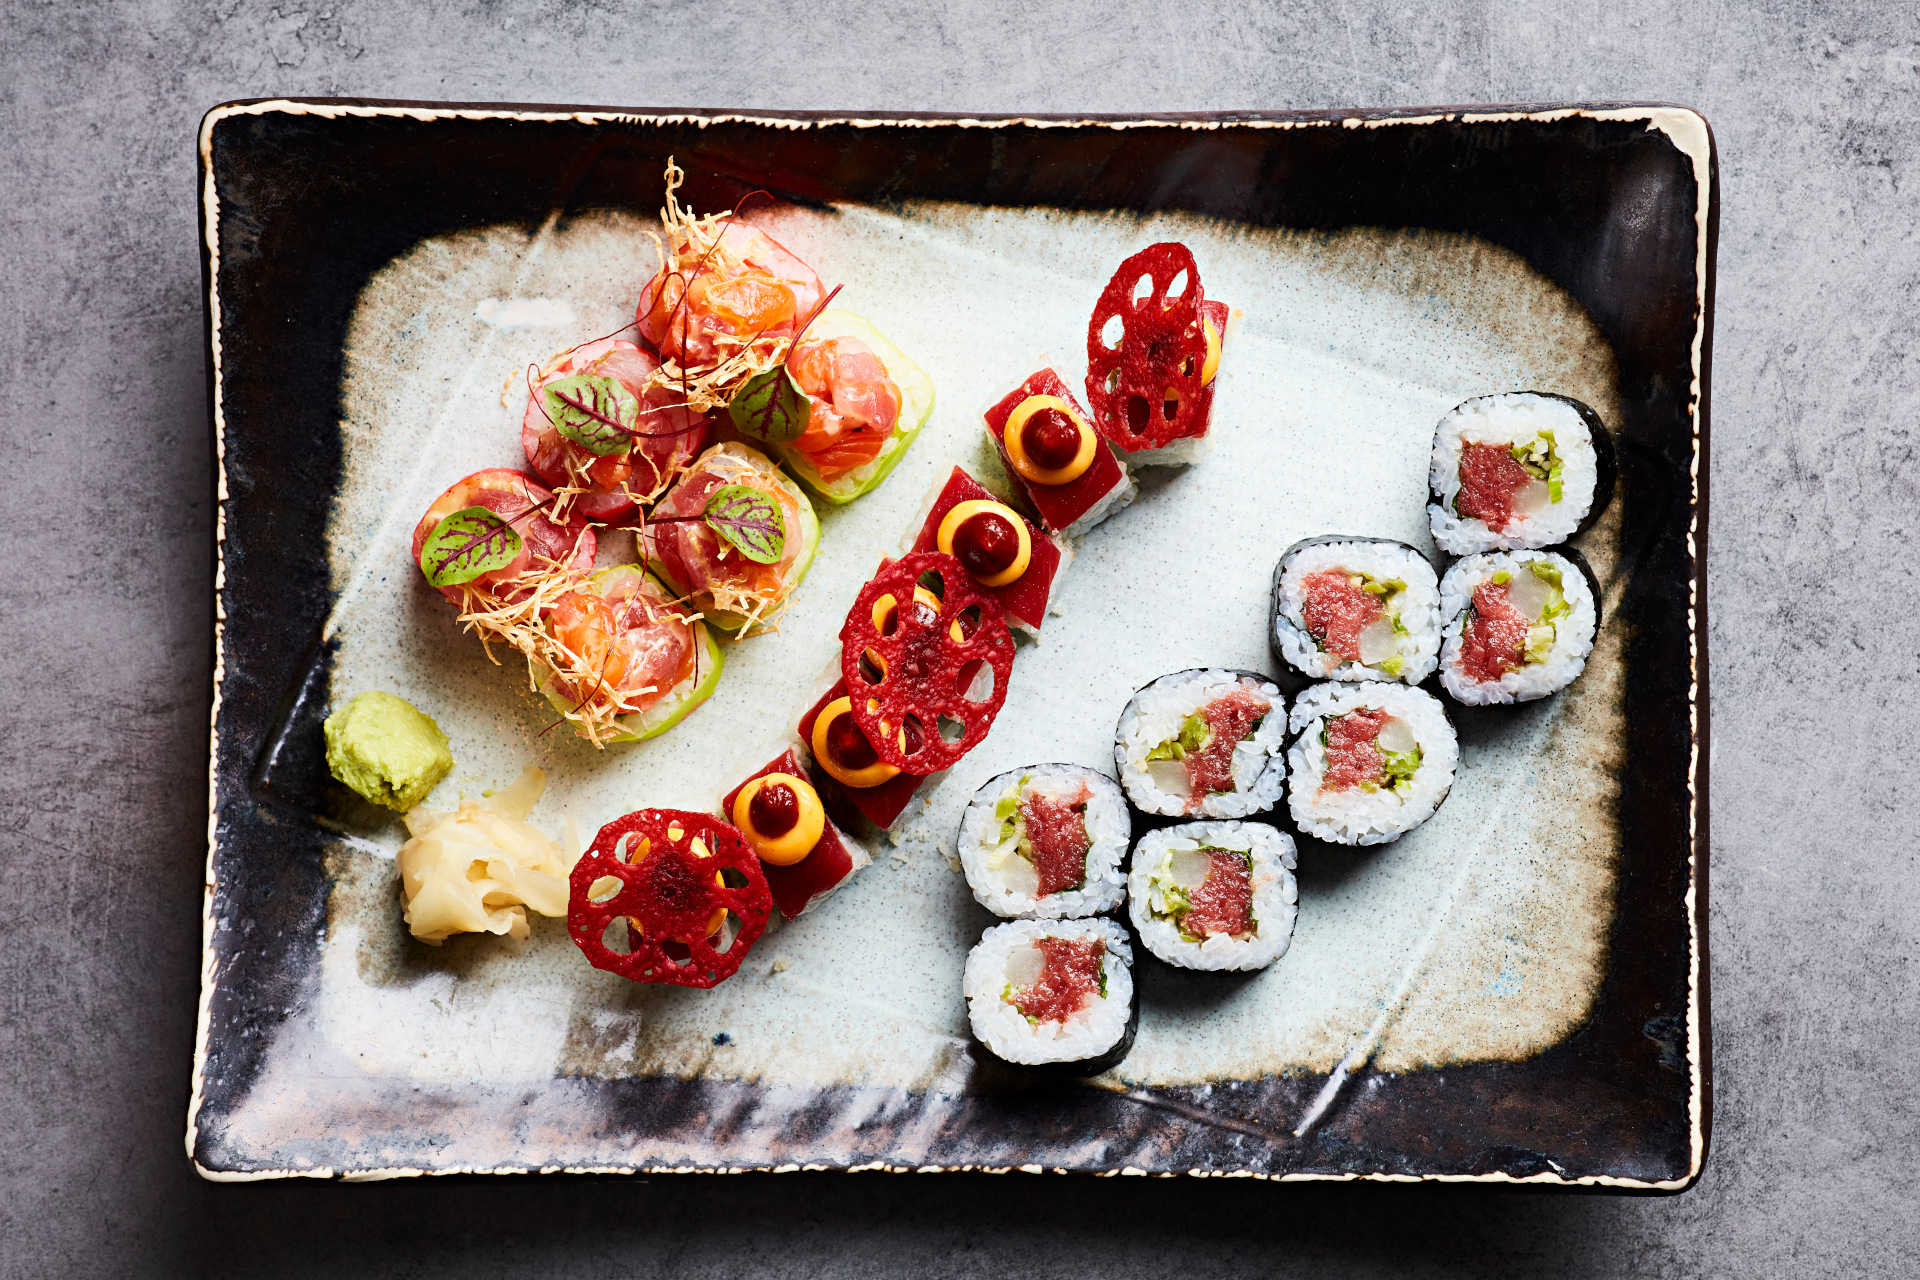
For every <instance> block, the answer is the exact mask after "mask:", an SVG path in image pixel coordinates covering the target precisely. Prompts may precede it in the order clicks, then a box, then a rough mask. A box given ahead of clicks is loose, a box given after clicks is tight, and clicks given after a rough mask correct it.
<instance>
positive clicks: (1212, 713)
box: [1113, 667, 1287, 818]
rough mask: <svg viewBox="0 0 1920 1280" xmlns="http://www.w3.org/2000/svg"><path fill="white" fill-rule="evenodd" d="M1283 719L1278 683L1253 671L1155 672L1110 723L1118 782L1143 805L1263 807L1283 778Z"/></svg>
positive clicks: (1227, 814) (1249, 810) (1208, 810)
mask: <svg viewBox="0 0 1920 1280" xmlns="http://www.w3.org/2000/svg"><path fill="white" fill-rule="evenodd" d="M1276 713H1277V714H1276ZM1286 720H1287V715H1286V701H1285V699H1284V698H1282V697H1281V695H1280V690H1279V688H1278V687H1277V686H1275V685H1274V684H1273V683H1272V682H1270V681H1268V680H1267V679H1266V678H1265V677H1264V676H1259V675H1255V674H1254V673H1253V672H1251V671H1227V670H1223V669H1221V668H1218V667H1207V668H1197V669H1195V670H1192V671H1176V672H1175V673H1174V674H1172V675H1170V676H1161V677H1160V678H1159V679H1158V680H1155V681H1154V682H1153V683H1152V684H1150V685H1148V686H1147V687H1146V688H1144V689H1142V690H1140V692H1138V693H1136V694H1134V695H1133V701H1131V702H1129V703H1128V704H1127V709H1126V711H1125V712H1123V713H1122V714H1121V716H1120V724H1119V727H1118V728H1117V729H1115V730H1114V735H1113V758H1114V763H1115V764H1116V765H1118V766H1119V771H1120V783H1121V785H1122V786H1124V787H1125V788H1126V790H1127V798H1128V799H1129V800H1131V801H1133V803H1134V804H1135V805H1137V806H1138V807H1139V808H1140V809H1142V810H1144V811H1145V812H1147V813H1164V814H1200V815H1204V816H1206V817H1209V818H1244V817H1247V816H1249V815H1251V814H1256V813H1265V812H1266V811H1267V810H1268V809H1271V808H1273V806H1274V805H1276V804H1278V803H1279V802H1280V793H1281V791H1282V790H1284V789H1285V786H1286V781H1287V766H1286V760H1285V758H1284V757H1283V755H1282V749H1283V747H1284V746H1285V743H1286V736H1287V724H1286Z"/></svg>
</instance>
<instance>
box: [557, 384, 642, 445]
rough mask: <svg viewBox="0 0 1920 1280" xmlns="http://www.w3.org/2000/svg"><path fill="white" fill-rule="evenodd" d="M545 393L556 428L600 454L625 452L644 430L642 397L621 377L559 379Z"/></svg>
mask: <svg viewBox="0 0 1920 1280" xmlns="http://www.w3.org/2000/svg"><path fill="white" fill-rule="evenodd" d="M541 395H542V397H543V398H544V400H545V405H546V410H547V417H548V418H549V419H551V420H552V422H553V427H554V430H556V431H558V432H559V433H560V434H561V435H562V436H564V437H566V438H567V439H568V440H571V441H573V442H574V443H575V444H577V445H579V446H580V447H581V448H582V449H585V450H586V451H587V452H589V453H592V454H595V455H597V456H599V457H605V456H607V455H608V454H610V453H620V452H623V451H624V450H626V449H627V448H629V447H630V446H631V445H632V444H633V437H634V435H635V434H636V433H637V432H638V431H639V430H640V398H639V397H638V396H636V395H634V394H633V392H632V391H630V390H628V389H627V384H626V383H624V382H622V381H620V379H618V378H596V377H593V376H592V375H590V374H584V373H580V374H575V375H574V376H572V377H570V378H555V379H554V380H553V381H552V382H549V383H548V384H547V385H546V387H545V388H543V389H542V391H541Z"/></svg>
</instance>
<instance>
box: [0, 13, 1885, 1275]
mask: <svg viewBox="0 0 1920 1280" xmlns="http://www.w3.org/2000/svg"><path fill="white" fill-rule="evenodd" d="M1036 8H1038V7H1037V6H1033V5H1030V4H1022V3H1017V2H1011V0H1002V2H1000V3H988V2H983V0H949V2H948V3H944V4H933V5H929V6H926V7H923V8H918V9H912V10H909V9H907V8H906V7H905V6H901V7H899V8H898V10H897V11H891V10H890V11H889V12H887V13H880V12H876V11H875V10H874V9H871V8H869V7H867V6H861V5H857V4H852V3H847V2H846V0H824V2H823V3H821V4H819V5H817V6H813V7H811V8H810V9H809V10H808V11H807V12H806V13H805V14H804V16H800V17H794V18H783V17H780V16H778V14H779V10H778V9H777V7H775V6H771V5H769V6H765V7H764V8H763V7H759V6H754V5H749V4H742V3H735V2H733V0H714V2H711V3H708V4H704V5H699V6H691V5H688V6H679V5H672V4H667V3H661V4H624V3H604V4H594V5H581V6H578V7H574V6H558V5H534V4H518V3H469V4H462V5H454V4H439V5H432V4H427V5H420V6H414V7H410V8H408V9H407V10H405V11H402V10H400V8H399V7H398V6H387V5H379V4H375V3H371V2H370V0H279V3H264V2H261V0H204V2H203V3H171V4H170V3H165V2H164V0H150V2H148V3H129V4H121V5H104V4H93V5H66V4H54V3H47V2H43V0H14V2H13V3H10V4H9V5H7V7H6V14H5V18H4V21H0V107H3V108H4V117H5V121H6V126H7V127H6V131H5V134H4V138H0V185H3V186H4V189H5V191H6V197H5V199H4V200H0V298H4V305H0V370H4V378H5V385H6V387H7V388H8V394H7V395H6V397H5V399H4V403H0V424H4V426H3V428H0V429H3V430H4V438H5V441H6V444H7V447H8V451H9V459H10V462H11V465H10V467H9V468H8V472H7V477H6V481H5V483H4V485H0V529H4V531H5V542H4V545H5V547H6V551H7V556H8V561H9V564H10V565H11V566H12V571H11V572H10V573H8V574H7V576H6V578H5V580H4V583H3V584H0V604H3V607H0V655H4V657H3V658H0V661H3V662H4V663H5V664H6V672H7V676H8V688H9V690H10V693H9V696H8V698H7V700H6V703H5V711H4V714H0V758H3V759H5V760H6V762H7V763H6V766H5V768H4V769H3V770H0V900H4V901H5V902H6V903H7V904H8V908H9V909H8V911H7V913H6V916H5V917H4V920H3V921H0V1009H3V1010H4V1016H3V1017H0V1078H3V1079H4V1080H5V1081H6V1089H5V1095H4V1098H5V1100H4V1101H3V1102H0V1273H4V1274H5V1275H9V1276H11V1275H39V1274H68V1275H107V1274H112V1275H180V1274H198V1275H225V1274H274V1275H340V1274H353V1275H361V1276H389V1275H392V1276H399V1275H409V1276H411V1275H440V1274H446V1275H455V1274H459V1275H508V1274H521V1273H526V1272H531V1271H535V1270H538V1271H540V1272H542V1273H545V1274H554V1275H560V1274H569V1275H572V1274H577V1275H614V1274H626V1273H629V1272H641V1273H646V1274H673V1275H719V1274H728V1275H735V1276H745V1275H756V1274H804V1275H815V1274H818V1275H879V1274H895V1273H902V1272H907V1273H915V1274H927V1275H942V1276H972V1275H1006V1276H1025V1275H1065V1274H1075V1273H1086V1274H1092V1273H1096V1272H1098V1273H1101V1274H1108V1275H1113V1276H1116V1277H1120V1276H1132V1275H1164V1274H1168V1273H1170V1272H1173V1271H1176V1270H1196V1269H1197V1270H1200V1271H1204V1272H1207V1273H1211V1274H1216V1275H1256V1274H1259V1275H1266V1274H1283V1275H1310V1274H1315V1273H1320V1272H1324V1271H1328V1270H1337V1271H1339V1272H1341V1273H1345V1274H1351V1275H1363V1276H1375V1275H1378V1276H1387V1275H1413V1276H1453V1275H1475V1276H1478V1275H1509V1274H1530V1273H1534V1272H1543V1273H1544V1272H1553V1273H1557V1274H1563V1275H1572V1276H1589V1275H1592V1276H1613V1275H1636V1276H1638V1275H1661V1276H1722V1275H1725V1276H1733V1275H1741V1276H1765V1275H1794V1276H1819V1275H1848V1276H1853V1275H1894V1274H1902V1273H1909V1274H1910V1273H1912V1272H1913V1271H1915V1270H1916V1268H1920V1236H1917V1235H1916V1228H1915V1227H1914V1225H1913V1223H1912V1220H1911V1216H1910V1213H1909V1212H1908V1210H1909V1208H1910V1200H1911V1193H1910V1192H1909V1191H1908V1190H1907V1185H1906V1182H1905V1179H1906V1178H1907V1177H1908V1176H1909V1170H1908V1166H1909V1164H1910V1159H1909V1152H1910V1150H1911V1149H1912V1147H1913V1144H1914V1139H1915V1137H1916V1129H1920V1124H1917V1123H1916V1108H1917V1107H1920V1103H1917V1102H1916V1099H1917V1098H1920V1090H1917V1089H1916V1086H1917V1085H1920V1067H1916V1065H1915V1063H1916V1058H1915V1055H1914V1054H1913V1052H1912V1050H1913V1048H1914V1046H1915V1042H1916V1035H1915V1032H1914V1030H1913V1026H1914V1021H1915V1017H1916V1014H1920V1007H1917V1006H1920V984H1917V983H1916V971H1915V956H1916V931H1917V930H1920V908H1916V907H1915V906H1914V905H1913V904H1914V902H1915V901H1916V896H1915V895H1914V893H1913V892H1912V890H1913V889H1914V888H1915V887H1916V886H1917V885H1920V865H1916V857H1915V853H1914V847H1913V842H1912V841H1911V839H1910V838H1909V837H1908V836H1907V835H1906V833H1905V832H1904V831H1899V829H1898V828H1897V827H1895V826H1894V824H1895V823H1897V822H1898V821H1899V820H1900V819H1901V817H1902V816H1903V815H1911V814H1913V812H1914V805H1913V804H1912V803H1911V802H1910V801H1907V800H1903V799H1902V798H1901V797H1902V796H1903V795H1904V794H1905V791H1904V788H1903V787H1901V785H1900V777H1899V774H1898V767H1899V766H1898V764H1897V763H1896V764H1893V765H1892V766H1891V767H1890V766H1889V764H1888V763H1887V762H1890V761H1891V762H1898V761H1900V760H1902V759H1904V757H1905V753H1906V751H1907V750H1909V749H1911V748H1912V747H1913V745H1914V744H1915V742H1916V739H1917V738H1920V717H1916V715H1915V713H1914V712H1913V711H1912V710H1910V709H1909V705H1908V702H1907V695H1908V694H1909V691H1910V690H1911V689H1912V688H1913V687H1914V685H1913V682H1914V677H1913V674H1912V665H1913V660H1912V657H1911V653H1912V645H1911V643H1910V642H1906V641H1902V640H1901V639H1900V636H1901V635H1903V634H1905V629H1904V628H1900V627H1897V626H1890V625H1888V623H1887V621H1886V619H1888V618H1890V617H1894V618H1897V617H1899V616H1900V615H1901V613H1902V612H1904V611H1905V610H1907V608H1908V606H1909V603H1910V600H1911V594H1910V593H1911V592H1912V591H1913V586H1914V576H1915V575H1914V573H1913V571H1912V569H1911V568H1910V566H1909V565H1908V564H1907V563H1906V562H1905V561H1903V560H1901V559H1900V558H1898V557H1899V556H1900V555H1901V553H1902V552H1904V551H1906V550H1907V548H1908V546H1909V545H1910V543H1911V533H1910V528H1911V526H1912V523H1913V521H1914V515H1913V512H1914V510H1915V499H1916V496H1920V495H1916V492H1915V491H1916V474H1917V473H1916V464H1915V456H1914V455H1915V426H1914V411H1915V407H1916V400H1920V374H1916V372H1915V369H1914V368H1913V366H1912V365H1910V364H1909V362H1908V359H1907V351H1908V348H1909V347H1910V346H1911V345H1912V343H1913V340H1914V337H1915V330H1916V327H1920V320H1916V319H1915V314H1916V312H1915V309H1914V307H1913V301H1914V298H1915V294H1916V280H1917V278H1920V249H1917V248H1916V241H1915V236H1916V231H1915V226H1916V218H1915V213H1916V209H1915V201H1914V196H1913V194H1912V191H1913V187H1912V184H1913V182H1914V165H1915V163H1916V160H1920V142H1917V141H1916V139H1920V132H1917V131H1916V129H1915V123H1916V121H1915V117H1916V114H1920V30H1917V29H1916V27H1915V25H1914V23H1913V20H1912V17H1911V14H1910V13H1908V12H1905V11H1904V10H1903V7H1902V6H1898V5H1892V4H1887V5H1879V6H1859V7H1853V8H1840V7H1837V6H1826V5H1820V4H1812V3H1777V2H1776V3H1773V4H1763V5H1760V6H1755V7H1751V8H1749V7H1746V6H1733V5H1726V4H1723V3H1717V2H1714V0H1708V2H1706V3H1700V4H1694V5H1674V4H1657V3H1631V4H1627V5H1623V6H1570V5H1565V4H1561V3H1554V2H1552V0H1538V2H1536V3H1530V4H1503V3H1476V4H1457V5H1446V4H1440V5H1422V6H1406V7H1402V6H1400V5H1398V4H1394V3H1386V2H1382V0H1353V2H1352V3H1347V4H1342V5H1338V6H1332V5H1328V6H1324V7H1314V8H1308V7H1301V8H1299V9H1298V10H1295V9H1292V8H1287V9H1280V8H1266V7H1259V8H1256V7H1254V6H1250V5H1247V4H1245V3H1230V2H1229V3H1218V4H1215V3H1207V2H1205V0H1175V2H1173V3H1166V4H1162V5H1157V6H1151V7H1149V6H1139V7H1130V6H1121V5H1116V4H1110V3H1103V2H1100V0H1095V2H1093V3H1087V4H1079V5H1072V6H1067V5H1060V6H1055V7H1050V8H1047V9H1045V10H1044V11H1039V12H1036V11H1035V10H1036ZM281 93H285V94H364V95H375V96H382V97H409V98H439V99H468V100H474V99H484V100H502V101H513V100H518V101H550V102H589V103H624V104H633V105H641V104H649V105H678V104H698V105H768V106H786V107H842V106H885V107H893V108H922V109H941V110H970V109H971V110H982V111H992V110H1019V109H1030V110H1048V109H1051V110H1069V109H1088V110H1105V111H1129V110H1155V109H1203V108H1219V107H1233V106H1264V107H1318V106H1342V105H1358V104H1414V103H1432V102H1445V103H1461V102H1510V101H1545V100H1556V99H1667V100H1678V101H1684V102H1687V103H1690V104H1691V105H1694V106H1696V107H1699V108H1700V109H1701V110H1703V111H1704V112H1705V114H1706V115H1707V117H1708V118H1709V119H1710V120H1711V121H1712V122H1713V124H1714V126H1715V128H1716V131H1717V136H1718V141H1719V144H1720V147H1721V164H1722V169H1721V173H1722V178H1723V180H1724V198H1723V200H1724V202H1723V217H1722V223H1721V246H1720V261H1719V266H1720V275H1719V305H1718V312H1717V327H1716V332H1715V344H1714V357H1715V359H1714V379H1713V427H1714V442H1715V446H1716V447H1715V452H1714V458H1713V497H1714V506H1713V547H1714V551H1713V559H1712V586H1711V590H1712V601H1713V604H1712V607H1713V629H1712V668H1713V680H1714V731H1715V743H1714V752H1715V755H1714V773H1713V789H1714V800H1715V804H1714V824H1713V835H1714V849H1713V894H1712V907H1711V927H1712V935H1713V991H1714V1013H1715V1018H1714V1024H1715V1037H1714V1039H1715V1062H1714V1068H1715V1092H1716V1101H1717V1105H1716V1109H1715V1132H1714V1144H1713V1147H1714V1149H1713V1154H1712V1156H1711V1158H1710V1160H1709V1164H1708V1168H1707V1172H1706V1175H1705V1177H1704V1178H1703V1179H1702V1181H1701V1183H1700V1185H1699V1187H1698V1188H1697V1189H1696V1190H1694V1191H1693V1192H1691V1193H1690V1194H1688V1195H1686V1196H1684V1197H1680V1198H1678V1199H1663V1200H1656V1199H1631V1200H1623V1199H1612V1198H1606V1197H1564V1196H1562V1197H1541V1196H1532V1195H1511V1194H1510V1195H1499V1194H1488V1193H1486V1192H1482V1191H1469V1190H1447V1189H1430V1190H1427V1191H1421V1192H1414V1191H1409V1190H1406V1189H1401V1188H1371V1187H1307V1188H1293V1189H1276V1188H1271V1187H1265V1186H1258V1185H1246V1184H1233V1185H1226V1186H1222V1185H1220V1184H1207V1185H1205V1186H1201V1185H1198V1184H1142V1183H1137V1182H1123V1183H1109V1182H1093V1181H1087V1180H1078V1179H1075V1180H1066V1179H1062V1180H1059V1181H1052V1180H1049V1182H1048V1183H1047V1184H1044V1185H1042V1184H1036V1183H1034V1182H1031V1181H1029V1180H1027V1179H1024V1178H1019V1179H1015V1180H1011V1181H1008V1180H1004V1179H992V1178H986V1177H978V1178H966V1177H940V1178H934V1179H925V1178H887V1177H838V1178H824V1179H821V1178H814V1179H800V1178H781V1179H774V1178H766V1179H754V1178H736V1179H729V1180H724V1181H720V1180H714V1179H708V1178H695V1179H686V1180H680V1179H654V1180H651V1181H613V1182H606V1183H597V1182H584V1181H546V1182H536V1181H520V1180H505V1181H495V1180H483V1181H472V1182H447V1181H431V1182H418V1183H402V1184H387V1185H376V1186H362V1187H346V1186H319V1185H297V1184H283V1185H258V1186H246V1187H225V1186H216V1185H212V1184H207V1183H202V1182H200V1181H199V1180H198V1179H196V1178H195V1177H194V1175H193V1174H192V1172H191V1170H190V1169H189V1167H188V1165H187V1163H186V1161H185V1159H184V1157H183V1154H182V1151H181V1146H180V1134H181V1128H182V1119H183V1111H184V1107H185V1101H186V1094H187V1065H188V1059H189V1055H190V1051H191V1043H192V1031H193V1007H194V993H195V985H196V981H197V972H196V969H197V964H196V955H197V949H198V942H199V930H198V912H199V897H200V892H199V883H198V882H199V878H200V877H199V869H200V866H201V859H202V854H203V839H204V822H205V818H204V799H203V797H204V789H205V766H204V754H203V752H204V745H205V739H206V700H207V690H208V678H209V643H208V642H209V635H210V623H209V611H210V607H211V604H210V594H211V571H210V557H209V545H210V515H209V509H208V495H209V489H210V479H209V477H210V460H209V456H208V446H207V430H206V422H205V412H206V406H205V392H204V387H203V375H202V367H203V366H202V358H201V351H200V347H201V326H200V314H201V313H200V298H199V290H200V275H199V270H198V262H197V257H196V252H195V245H194V234H195V227H194V195H195V187H194V162H193V138H194V129H195V124H196V122H197V120H198V118H199V116H200V114H201V112H202V111H204V110H205V109H206V108H207V107H209V106H211V105H213V104H214V103H216V102H219V101H221V100H223V99H227V98H234V97H243V96H262V95H268V94H281ZM1803 744H1805V745H1803ZM1842 787H1846V788H1848V790H1849V791H1851V792H1853V793H1855V794H1858V795H1860V796H1862V797H1863V800H1861V801H1856V802H1854V803H1852V804H1850V805H1846V806H1844V807H1837V806H1833V805H1831V804H1829V803H1825V802H1826V801H1828V800H1829V798H1830V797H1835V796H1838V795H1839V794H1840V793H1841V788H1842ZM1894 831H1897V832H1898V834H1895V835H1892V836H1891V837H1889V836H1888V835H1887V834H1885V833H1888V832H1894Z"/></svg>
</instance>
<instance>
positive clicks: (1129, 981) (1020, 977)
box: [962, 920, 1138, 1075]
mask: <svg viewBox="0 0 1920 1280" xmlns="http://www.w3.org/2000/svg"><path fill="white" fill-rule="evenodd" d="M1132 964H1133V948H1132V947H1131V946H1129V945H1128V943H1127V935H1126V931H1125V930H1124V929H1122V928H1121V927H1120V926H1119V925H1117V924H1115V923H1114V922H1113V921H1111V920H1013V921H1010V922H1008V923H1006V924H1000V925H995V926H994V927H993V928H991V929H989V930H987V931H986V932H985V933H984V934H982V935H981V936H980V941H979V943H978V944H977V945H976V946H975V947H974V948H973V950H972V951H970V952H968V953H967V975H966V979H965V981H964V983H963V984H962V989H963V990H964V991H965V992H966V997H967V1020H968V1021H969V1022H970V1023H972V1025H973V1034H974V1036H975V1037H976V1038H977V1039H978V1040H979V1041H980V1043H981V1044H984V1045H985V1046H986V1047H987V1048H988V1049H989V1050H991V1051H992V1052H993V1054H994V1055H995V1056H996V1057H998V1058H1001V1059H1004V1060H1005V1061H1007V1062H1012V1063H1018V1064H1020V1065H1022V1066H1059V1067H1070V1068H1071V1069H1072V1070H1073V1071H1074V1073H1075V1074H1077V1075H1097V1074H1098V1073H1100V1072H1102V1071H1105V1070H1106V1069H1107V1068H1109V1067H1111V1066H1113V1065H1114V1064H1115V1063H1117V1062H1119V1061H1120V1059H1121V1058H1123V1057H1125V1056H1126V1052H1127V1050H1128V1049H1129V1048H1130V1047H1131V1046H1132V1044H1133V1033H1134V1028H1135V1027H1136V1026H1138V1019H1137V1018H1136V1017H1135V1016H1134V1001H1133V973H1132V970H1131V968H1130V966H1131V965H1132Z"/></svg>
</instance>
